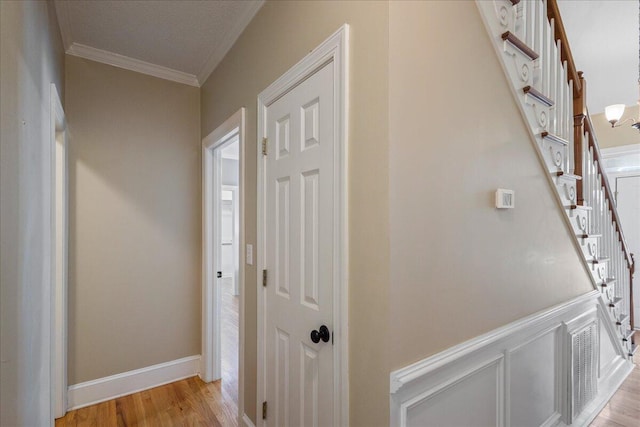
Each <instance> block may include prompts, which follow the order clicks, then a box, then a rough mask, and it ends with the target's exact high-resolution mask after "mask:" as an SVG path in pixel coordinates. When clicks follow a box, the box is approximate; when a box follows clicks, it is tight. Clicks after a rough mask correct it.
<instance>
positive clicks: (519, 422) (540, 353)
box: [507, 327, 562, 427]
mask: <svg viewBox="0 0 640 427" xmlns="http://www.w3.org/2000/svg"><path fill="white" fill-rule="evenodd" d="M560 333H561V332H560V327H554V328H553V329H551V330H548V331H544V332H543V333H542V334H541V335H539V336H537V337H535V338H534V339H532V340H531V341H529V342H526V343H525V344H523V345H521V346H519V347H517V348H515V349H514V350H513V351H507V357H508V360H509V363H508V365H509V372H510V375H509V409H510V411H509V412H510V413H509V415H510V421H511V422H510V425H513V426H522V427H526V426H541V425H549V424H551V423H553V422H555V421H557V420H558V419H559V418H560V416H561V410H562V408H561V407H560V402H561V396H559V395H558V390H559V388H560V385H561V381H560V378H559V377H558V375H557V374H556V371H557V368H558V367H559V365H560V363H562V360H561V357H560V356H561V354H560V351H559V347H558V344H560V343H559V340H560V339H561V336H560Z"/></svg>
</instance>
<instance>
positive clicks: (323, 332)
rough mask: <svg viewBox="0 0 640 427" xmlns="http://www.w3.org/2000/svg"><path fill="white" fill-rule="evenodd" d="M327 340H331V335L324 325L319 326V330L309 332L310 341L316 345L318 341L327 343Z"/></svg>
mask: <svg viewBox="0 0 640 427" xmlns="http://www.w3.org/2000/svg"><path fill="white" fill-rule="evenodd" d="M329 338H331V333H330V332H329V328H327V327H326V326H325V325H322V326H320V329H319V330H315V329H314V330H313V331H311V341H313V342H314V343H316V344H318V343H319V342H320V340H322V341H323V342H329Z"/></svg>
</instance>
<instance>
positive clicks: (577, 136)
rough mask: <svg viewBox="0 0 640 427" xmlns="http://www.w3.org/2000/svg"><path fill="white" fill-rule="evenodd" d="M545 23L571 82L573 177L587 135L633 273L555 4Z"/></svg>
mask: <svg viewBox="0 0 640 427" xmlns="http://www.w3.org/2000/svg"><path fill="white" fill-rule="evenodd" d="M547 19H549V22H550V23H551V22H553V28H554V32H555V38H556V41H558V42H559V45H560V57H561V59H562V61H563V62H565V61H566V63H567V79H568V80H573V114H574V155H575V171H574V173H575V175H578V176H583V170H582V162H583V158H582V157H583V154H582V153H583V147H582V139H583V135H587V133H588V135H589V139H588V142H587V143H588V144H589V147H593V155H594V160H597V162H598V173H599V174H600V176H602V184H603V187H604V195H605V197H606V199H607V200H608V201H609V209H610V210H611V214H612V217H613V220H614V221H615V224H616V231H617V232H618V239H619V240H620V242H621V243H622V250H623V252H624V256H625V259H626V261H627V265H628V266H629V269H631V270H633V269H634V262H633V258H632V257H631V252H629V246H628V245H627V241H626V240H625V238H624V234H623V233H622V228H621V227H620V217H619V215H618V210H617V209H616V204H615V200H614V198H613V192H612V191H611V186H610V185H609V180H608V179H607V175H606V174H605V172H604V168H603V166H602V155H601V154H600V148H599V146H598V141H597V139H596V136H595V134H594V128H593V123H592V122H591V116H589V112H588V111H587V102H586V82H585V80H584V77H583V75H582V72H581V71H578V69H577V68H576V64H575V61H574V59H573V54H572V53H571V48H570V46H569V39H568V38H567V33H566V31H565V29H564V24H563V23H562V18H561V16H560V8H559V7H558V2H557V0H547ZM567 83H568V82H567ZM577 190H578V191H577V199H578V204H582V203H584V197H583V192H582V186H581V185H578V186H577Z"/></svg>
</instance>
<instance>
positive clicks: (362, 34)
mask: <svg viewBox="0 0 640 427" xmlns="http://www.w3.org/2000/svg"><path fill="white" fill-rule="evenodd" d="M388 8H389V5H388V3H386V2H379V1H370V2H368V1H355V2H348V1H344V2H337V1H336V2H318V1H300V2H287V1H277V2H276V1H273V2H267V3H266V4H265V5H264V6H263V8H262V9H261V10H260V11H259V12H258V14H257V15H256V17H255V18H254V20H253V21H252V22H251V23H250V24H249V26H248V27H247V29H246V30H245V32H244V33H243V34H242V35H241V36H240V38H239V39H238V41H237V42H236V44H235V45H234V46H233V48H232V49H231V50H230V51H229V53H228V54H227V56H226V57H225V59H224V60H223V61H222V63H221V64H220V65H219V66H218V68H217V69H216V70H215V71H214V72H213V74H212V75H211V76H210V78H209V79H208V80H207V82H206V83H205V84H204V86H203V87H202V94H201V105H202V110H201V113H202V136H203V137H204V136H206V135H207V134H209V133H210V132H211V131H212V130H214V129H215V128H216V126H218V125H219V124H221V123H222V122H223V121H224V120H225V119H227V118H228V117H229V116H231V115H232V114H233V113H234V112H235V111H237V110H238V109H239V108H240V107H243V106H244V107H247V149H246V150H245V161H246V169H245V171H246V175H245V188H246V194H245V203H246V204H245V206H246V241H247V243H251V244H254V245H255V243H256V192H255V191H256V190H255V189H256V154H257V153H256V100H257V96H258V94H259V93H260V92H261V91H262V90H263V89H265V88H266V87H267V86H268V85H269V84H271V83H272V82H273V81H274V80H276V79H277V78H278V77H279V76H280V75H281V74H283V73H284V72H285V71H286V70H287V69H289V68H290V67H291V66H292V65H294V64H295V63H296V62H297V61H298V60H300V59H302V58H303V57H304V56H305V55H306V54H307V53H308V52H309V51H310V50H311V49H313V48H314V47H316V46H317V45H318V44H320V43H321V42H322V41H323V40H324V39H326V38H327V37H328V36H329V35H331V34H332V33H333V32H334V31H336V30H337V29H338V28H339V27H340V26H341V25H342V24H344V23H345V22H347V23H349V24H350V25H351V49H352V50H351V52H352V56H351V76H350V79H351V81H350V84H351V99H350V103H351V113H350V141H349V143H350V149H349V156H350V164H349V168H350V171H349V180H350V183H349V194H350V196H349V197H350V200H349V209H350V215H351V221H350V224H349V226H350V236H349V237H350V245H351V246H350V265H349V275H350V296H349V299H350V314H349V322H350V324H349V326H350V332H349V333H350V343H349V345H350V347H351V355H350V360H351V366H350V370H351V372H350V382H351V402H350V403H351V425H352V426H375V425H386V424H387V423H388V419H389V417H388V397H387V396H388V395H387V391H388V368H387V346H385V345H380V343H381V341H378V340H376V339H373V337H372V331H377V333H378V334H380V335H379V336H382V337H384V336H386V332H385V331H386V329H387V324H388V310H387V286H388V279H389V273H388V231H387V230H388V205H387V199H388V195H387V186H388V175H387V152H388V149H387V138H388V117H387V114H388V101H387V96H388V95H387V84H388V72H387V69H388V63H387V60H388V57H387V53H388ZM245 272H246V276H245V277H246V288H245V289H246V319H247V320H246V337H245V338H246V339H245V369H246V371H245V372H246V380H245V402H246V413H247V414H248V415H249V416H250V417H251V419H252V420H255V418H256V408H255V401H256V390H255V381H256V270H255V266H246V269H245Z"/></svg>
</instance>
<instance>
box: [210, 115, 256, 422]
mask: <svg viewBox="0 0 640 427" xmlns="http://www.w3.org/2000/svg"><path fill="white" fill-rule="evenodd" d="M245 115H246V113H245V108H241V109H240V110H238V111H237V112H236V113H235V114H233V115H232V116H231V117H229V118H228V119H227V120H226V121H225V122H224V123H222V124H221V125H220V126H219V127H218V128H216V129H215V130H214V131H213V132H211V133H210V134H209V135H207V136H206V137H205V138H204V139H203V140H202V233H203V238H202V357H201V367H200V378H202V380H203V381H204V382H211V381H214V380H216V379H218V378H220V377H221V374H222V373H221V366H220V360H221V353H220V350H221V328H220V322H219V321H217V319H220V315H221V298H220V295H221V292H220V289H219V288H218V286H217V281H216V280H215V279H216V277H215V273H216V270H215V269H214V259H219V257H218V252H219V246H220V245H219V243H220V230H216V229H215V228H216V227H215V224H217V223H219V221H217V220H216V218H214V215H215V214H216V212H220V209H219V206H218V204H219V202H220V195H219V194H218V191H219V190H220V189H221V184H222V177H221V168H220V167H217V168H216V167H215V163H214V160H215V159H214V154H215V153H216V152H217V154H218V156H219V155H220V151H221V150H219V148H220V147H222V146H223V145H225V143H227V142H228V141H229V140H230V139H232V138H234V137H235V136H236V135H237V137H238V145H239V152H240V153H239V154H240V155H239V162H238V163H239V165H238V190H237V193H236V196H237V198H238V207H239V213H238V219H239V222H240V224H239V226H240V227H239V244H238V246H237V250H239V252H240V253H239V255H238V256H239V259H240V261H239V266H240V269H239V272H238V273H239V274H238V276H239V277H238V282H239V288H240V289H239V290H240V303H239V310H238V320H239V331H238V345H239V349H238V352H239V354H238V414H237V415H238V424H239V425H242V424H241V422H242V414H244V328H245V321H244V299H245V291H244V262H245V257H244V253H243V250H242V248H244V246H245V243H244V242H245V220H244V150H245ZM216 242H217V243H216Z"/></svg>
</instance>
